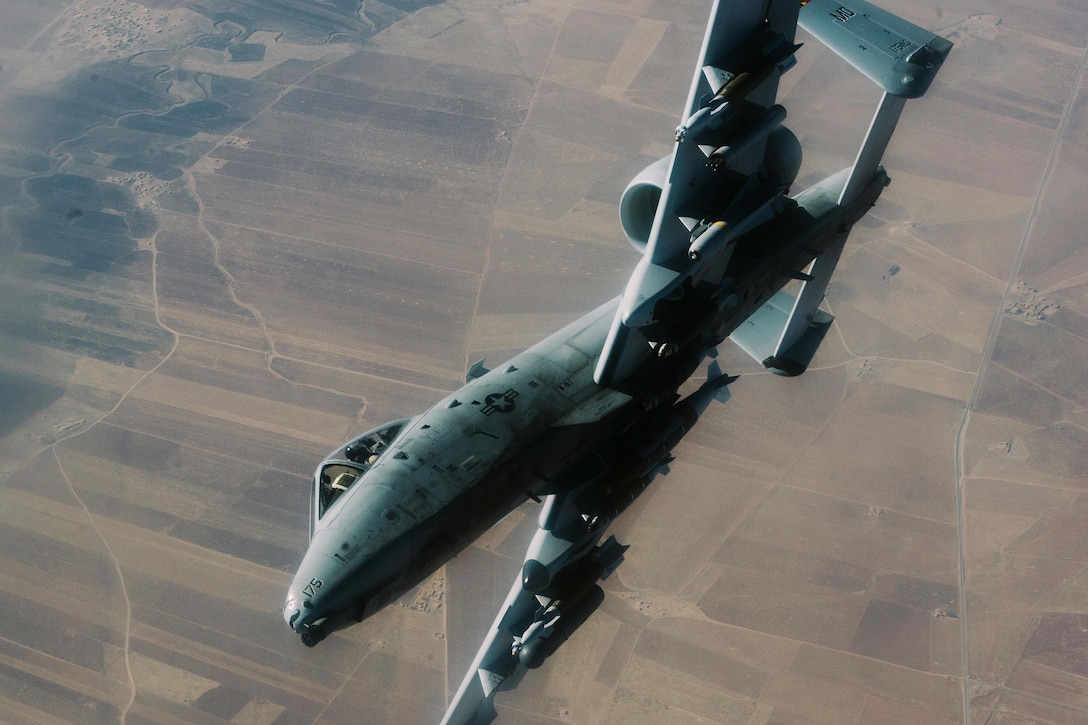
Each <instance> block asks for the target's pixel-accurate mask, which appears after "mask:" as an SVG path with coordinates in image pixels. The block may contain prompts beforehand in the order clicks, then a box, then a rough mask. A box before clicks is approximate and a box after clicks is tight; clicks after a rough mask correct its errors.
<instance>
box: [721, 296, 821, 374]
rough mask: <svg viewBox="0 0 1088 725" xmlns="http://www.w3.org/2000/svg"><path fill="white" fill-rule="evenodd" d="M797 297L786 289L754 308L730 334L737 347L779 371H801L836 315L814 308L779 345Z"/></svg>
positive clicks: (760, 362)
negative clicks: (793, 339) (785, 345)
mask: <svg viewBox="0 0 1088 725" xmlns="http://www.w3.org/2000/svg"><path fill="white" fill-rule="evenodd" d="M796 301H797V300H796V298H795V297H794V296H793V295H791V294H790V293H789V292H786V291H785V290H779V291H778V292H777V293H776V294H775V295H774V297H772V298H771V299H770V300H768V301H767V302H766V304H764V305H763V306H762V307H760V308H759V309H758V310H756V311H755V312H753V313H752V314H751V316H750V317H749V318H748V319H747V320H745V321H744V322H742V323H741V324H740V325H739V326H738V327H737V329H735V330H733V332H732V334H730V335H729V339H730V340H732V341H733V342H734V343H736V345H737V347H739V348H740V349H741V350H744V352H746V353H748V355H749V356H751V358H752V359H753V360H755V361H756V362H758V363H759V364H761V365H763V366H764V367H766V368H767V369H768V370H770V371H771V372H773V373H776V374H778V375H787V376H791V375H800V374H801V373H803V372H804V371H805V368H807V367H808V364H809V363H810V362H812V358H813V356H814V355H815V354H816V349H817V348H818V347H819V346H820V343H821V342H822V341H823V339H824V335H826V334H827V330H828V328H830V327H831V322H832V321H833V320H834V319H835V318H834V317H832V316H831V315H829V314H828V313H826V312H824V311H823V310H815V311H814V312H813V313H812V317H811V319H810V320H809V321H808V326H807V328H806V329H805V330H804V332H803V333H802V334H801V335H800V336H799V337H798V339H797V340H796V342H794V343H793V344H792V345H790V347H789V348H787V349H785V350H782V349H780V347H779V346H780V343H781V341H782V336H783V333H784V332H785V330H786V327H787V325H788V324H789V322H790V317H791V313H794V312H795V307H796Z"/></svg>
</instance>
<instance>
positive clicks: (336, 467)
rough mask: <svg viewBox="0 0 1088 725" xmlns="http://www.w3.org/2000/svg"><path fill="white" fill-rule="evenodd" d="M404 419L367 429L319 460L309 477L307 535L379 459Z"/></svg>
mask: <svg viewBox="0 0 1088 725" xmlns="http://www.w3.org/2000/svg"><path fill="white" fill-rule="evenodd" d="M408 420H409V419H408V418H404V419H401V420H395V421H393V422H392V423H386V424H385V425H383V426H381V427H379V428H374V429H373V430H369V431H367V432H366V433H363V434H362V435H361V436H358V437H357V438H353V439H352V440H350V441H348V442H347V443H346V444H345V445H344V446H343V447H341V448H338V449H337V450H335V451H333V452H332V453H331V454H330V455H329V457H328V458H326V459H325V460H324V461H322V463H321V465H320V466H319V467H318V469H317V472H316V473H315V474H314V480H313V496H312V498H311V501H310V537H311V538H312V537H313V535H314V527H315V526H316V525H317V522H318V521H320V520H321V519H322V518H324V516H325V514H326V513H327V512H328V511H329V509H331V508H332V506H333V504H335V503H336V502H337V501H338V500H339V499H340V497H341V496H343V495H344V494H345V493H347V492H348V490H350V489H351V487H352V486H354V485H355V483H356V482H357V481H358V480H359V479H360V478H362V477H363V474H364V473H366V472H367V471H369V470H370V467H371V466H373V465H374V464H375V463H376V462H377V461H378V459H379V458H381V456H382V453H384V452H385V449H386V448H388V447H389V444H390V443H392V442H393V439H394V438H396V437H397V434H398V433H400V431H401V428H403V427H404V424H405V423H407V422H408Z"/></svg>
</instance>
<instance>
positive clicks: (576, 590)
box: [442, 493, 627, 725]
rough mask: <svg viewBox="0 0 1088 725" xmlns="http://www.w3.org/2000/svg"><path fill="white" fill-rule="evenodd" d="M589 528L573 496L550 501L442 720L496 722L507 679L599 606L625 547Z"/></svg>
mask: <svg viewBox="0 0 1088 725" xmlns="http://www.w3.org/2000/svg"><path fill="white" fill-rule="evenodd" d="M603 531H604V529H603V527H602V528H597V527H596V526H594V525H593V524H592V523H591V522H587V521H586V519H585V518H584V517H583V515H582V511H581V510H580V508H579V507H578V506H577V505H576V504H575V496H574V494H573V493H564V494H552V495H550V496H547V497H546V498H545V500H544V506H543V508H542V509H541V513H540V523H539V526H538V528H537V532H536V534H535V535H534V537H533V540H532V543H531V544H530V545H529V548H528V551H527V553H526V555H525V563H524V564H523V567H522V572H521V574H520V575H519V576H518V578H517V579H516V580H515V581H514V585H513V586H512V587H510V592H509V594H507V595H506V601H504V602H503V604H502V607H501V608H500V609H499V614H498V616H497V617H495V621H494V622H493V623H492V624H491V628H490V629H489V630H488V633H487V636H486V638H485V639H484V642H483V644H482V645H481V646H480V649H479V651H478V652H477V653H476V657H475V658H474V659H473V661H472V665H471V666H470V667H469V669H468V673H467V674H466V675H465V679H464V680H463V681H462V682H461V686H460V687H459V688H458V689H457V694H456V695H454V697H453V700H452V701H451V702H450V705H449V708H448V709H447V710H446V715H445V717H443V718H442V725H482V724H483V723H488V722H491V720H492V719H494V717H495V710H494V703H493V700H494V695H495V692H496V691H497V690H498V689H499V686H500V685H502V683H503V682H504V681H505V680H507V679H508V678H511V677H515V676H520V674H523V673H524V671H525V670H526V669H531V668H534V667H537V666H539V665H540V664H541V663H542V662H543V661H544V658H545V657H546V656H547V655H549V654H551V652H553V651H554V650H555V648H556V647H558V646H559V645H560V644H562V642H563V641H564V640H565V639H566V637H567V636H569V634H570V633H571V632H572V631H573V630H574V629H575V628H576V627H577V626H578V625H579V624H581V623H582V622H583V621H584V620H585V618H586V617H587V616H589V614H591V613H592V611H593V610H594V609H596V608H597V606H598V605H599V604H600V602H601V600H602V599H603V592H602V591H601V590H600V588H599V587H597V586H596V583H597V581H598V580H599V579H604V578H607V577H608V575H609V574H611V573H612V571H614V570H615V568H616V567H617V566H619V565H620V563H621V562H622V561H623V552H624V551H625V550H626V549H627V547H626V546H621V545H620V544H619V543H618V542H617V541H616V540H615V538H613V537H609V538H608V540H607V541H606V542H605V543H604V544H602V545H600V546H597V541H598V540H599V539H600V537H601V535H602V533H603Z"/></svg>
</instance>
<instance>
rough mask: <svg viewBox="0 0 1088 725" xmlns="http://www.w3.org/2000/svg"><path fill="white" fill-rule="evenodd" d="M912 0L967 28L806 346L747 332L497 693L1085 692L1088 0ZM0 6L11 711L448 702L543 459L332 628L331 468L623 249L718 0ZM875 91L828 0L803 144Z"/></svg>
mask: <svg viewBox="0 0 1088 725" xmlns="http://www.w3.org/2000/svg"><path fill="white" fill-rule="evenodd" d="M885 6H886V7H888V8H889V9H891V10H893V11H894V12H896V13H897V14H900V15H902V16H904V17H906V18H908V19H910V20H912V21H913V22H916V23H918V24H920V25H923V26H925V27H927V28H931V29H933V30H935V31H937V32H939V33H941V34H943V35H945V36H947V37H949V38H950V39H952V40H953V41H954V42H955V43H956V46H955V48H954V49H953V51H952V54H951V56H950V58H949V61H948V63H947V64H946V66H945V68H944V69H943V70H942V72H941V75H940V76H939V77H938V79H937V82H936V84H935V85H934V87H933V89H932V90H931V92H930V94H929V95H928V96H927V97H926V98H925V99H923V100H921V101H918V102H912V103H910V104H908V106H907V110H906V112H905V114H904V117H903V119H902V121H901V123H900V127H899V130H898V131H897V134H896V136H895V138H894V139H893V141H892V145H891V148H890V149H889V153H888V155H887V157H886V166H887V167H888V169H889V173H890V174H891V176H892V179H893V183H892V186H891V187H889V188H888V189H887V190H886V191H885V193H884V195H883V197H882V198H881V200H880V202H879V204H878V205H877V207H876V208H875V209H873V211H872V212H871V214H870V215H869V217H867V218H866V220H864V221H863V222H862V223H860V224H859V225H858V227H857V228H855V230H854V233H853V235H852V236H851V239H850V242H849V243H848V246H847V249H846V253H845V254H844V257H843V261H842V263H841V264H840V268H839V271H838V272H837V273H836V277H835V279H834V281H833V284H832V286H831V288H830V290H829V292H828V299H827V307H828V308H829V309H830V310H831V311H832V312H833V313H834V314H835V315H836V322H835V326H834V327H833V329H832V332H831V333H830V334H829V336H828V338H827V340H826V342H825V344H824V346H823V348H822V349H821V351H820V353H819V354H818V356H817V358H816V361H815V362H814V364H813V367H812V368H811V369H810V370H809V371H808V372H807V373H806V374H805V375H803V376H801V377H799V378H796V379H789V380H786V379H782V378H778V377H774V376H772V375H769V374H767V373H765V372H763V371H762V369H761V368H760V367H759V366H757V365H755V364H754V363H752V362H751V361H750V360H747V359H746V358H744V357H743V356H742V354H741V353H739V352H738V351H736V350H734V349H732V348H731V347H730V346H729V345H723V347H722V356H721V364H722V366H723V368H724V369H725V370H727V371H728V372H730V373H734V374H741V378H740V380H738V381H737V382H736V383H734V384H733V386H732V391H733V394H734V397H733V399H732V400H731V401H730V402H729V403H728V404H726V405H725V406H719V407H715V408H712V409H711V411H710V412H709V413H708V414H707V415H706V416H705V417H704V418H703V420H702V421H701V422H700V424H699V426H698V427H697V428H696V429H695V431H694V432H693V433H692V434H691V435H689V436H688V438H687V439H685V441H684V443H683V444H682V445H681V447H680V448H679V449H678V459H677V461H676V462H674V463H673V464H672V466H671V469H672V472H671V473H670V474H669V475H668V476H667V477H665V478H662V479H659V480H658V481H657V482H656V483H655V485H654V487H652V488H651V489H650V490H649V491H648V492H647V493H646V494H645V495H644V496H643V498H642V499H641V500H640V501H639V502H638V503H637V504H636V506H635V507H634V508H632V509H631V510H630V511H628V512H627V513H626V514H625V516H624V518H623V519H621V521H620V523H619V525H618V527H617V530H616V533H617V536H618V538H620V539H621V540H622V541H623V542H624V543H628V544H631V549H630V550H629V551H628V554H627V561H626V563H624V565H623V566H622V567H621V568H620V569H619V570H618V572H617V574H616V575H615V577H614V578H612V579H610V580H609V581H608V582H607V583H606V589H607V592H608V596H607V597H606V599H605V602H604V604H603V605H602V607H601V609H600V610H599V611H598V612H597V613H596V614H595V615H594V617H593V618H591V619H590V620H589V622H588V623H587V624H586V625H585V626H584V627H583V628H582V629H580V630H579V631H578V632H577V633H576V634H575V635H574V636H573V637H572V638H571V640H570V641H569V642H568V643H567V644H566V645H565V646H564V648H562V649H561V650H560V651H559V652H558V653H557V654H556V655H555V656H554V657H553V658H552V659H550V660H549V661H548V662H547V663H546V664H545V665H544V667H543V668H541V669H540V670H538V671H534V672H532V673H531V674H529V675H528V676H526V677H525V678H524V679H523V680H522V681H521V683H520V684H519V686H518V687H517V689H515V690H513V691H511V692H507V693H502V694H500V695H499V698H498V706H499V712H500V716H501V719H500V721H499V722H502V723H552V722H570V723H608V722H624V723H630V722H647V723H688V722H697V721H700V718H702V721H710V722H721V723H805V722H809V723H827V724H829V725H831V724H835V725H838V724H839V723H843V722H858V723H877V722H896V723H906V722H909V723H957V722H963V721H964V720H965V715H966V716H969V719H970V722H973V723H984V722H989V723H990V724H991V725H994V723H1013V722H1016V723H1051V722H1053V723H1077V722H1082V721H1084V720H1085V718H1086V717H1088V669H1086V667H1085V664H1084V662H1085V658H1084V656H1083V655H1084V651H1085V648H1086V647H1088V636H1086V635H1085V631H1088V605H1086V604H1085V602H1086V601H1088V596H1086V595H1088V592H1086V588H1088V577H1085V576H1084V574H1085V570H1086V569H1088V539H1086V537H1085V534H1084V532H1085V531H1086V530H1088V526H1086V524H1088V499H1086V498H1085V490H1086V489H1088V470H1086V468H1088V456H1086V455H1085V451H1086V450H1088V440H1086V439H1088V414H1086V403H1088V386H1086V385H1085V383H1086V376H1088V373H1086V370H1088V368H1086V367H1085V365H1084V360H1085V359H1088V286H1086V283H1088V251H1086V245H1085V242H1086V239H1085V235H1084V234H1083V232H1082V231H1081V230H1082V228H1083V221H1082V215H1083V203H1082V200H1083V198H1084V197H1085V191H1086V186H1088V185H1086V183H1085V181H1084V179H1085V178H1088V136H1086V133H1085V127H1084V123H1083V119H1084V118H1085V117H1086V115H1085V113H1086V106H1085V100H1084V95H1085V94H1084V87H1085V77H1084V65H1085V54H1086V51H1088V45H1086V44H1088V12H1085V11H1084V10H1083V9H1079V8H1073V7H1070V6H1068V4H1067V3H1062V2H1059V1H1058V0H1039V1H1037V2H1033V3H1030V4H1023V3H1016V2H1013V1H1012V0H991V1H989V2H981V0H950V1H949V2H940V3H937V2H935V1H934V0H903V1H901V2H897V3H895V4H894V5H892V4H889V3H885ZM2 7H3V22H2V23H0V207H2V208H0V304H2V308H0V309H2V310H3V311H2V312H0V412H2V415H0V436H2V437H0V542H2V546H0V557H2V565H0V572H3V576H2V580H0V605H2V606H3V615H2V616H0V712H3V713H5V714H4V715H3V716H0V719H7V720H10V721H12V722H35V723H39V722H117V721H119V720H124V721H126V722H130V723H135V722H209V721H220V720H228V721H232V722H236V723H273V722H275V723H280V724H281V725H282V724H284V723H300V722H328V723H338V722H359V721H363V722H430V721H434V722H437V720H438V719H439V717H440V716H441V712H442V710H443V709H444V706H445V702H446V699H447V696H448V693H449V692H450V691H452V690H453V689H454V688H455V687H456V685H457V683H458V682H459V681H460V679H461V677H462V675H463V673H464V669H465V666H466V665H467V663H468V661H469V660H470V659H471V657H472V654H473V653H474V651H475V649H476V647H477V645H478V643H479V641H480V639H481V638H482V637H483V632H484V627H485V626H486V625H487V624H488V623H490V621H491V619H492V617H493V616H494V613H495V611H496V609H497V607H498V606H499V604H500V603H501V601H502V598H503V596H504V595H505V592H506V590H507V588H508V587H509V585H510V583H511V581H512V579H513V576H514V575H515V572H516V571H517V568H518V565H519V564H520V561H521V556H522V549H523V545H524V541H525V540H526V538H527V536H528V535H529V533H530V532H531V527H532V525H533V520H534V519H535V516H536V510H537V509H536V506H535V505H533V504H528V505H526V506H524V507H523V508H522V509H519V510H518V511H517V512H515V513H514V514H512V515H511V516H510V517H508V518H507V519H506V520H505V521H504V522H502V523H501V524H499V525H498V526H497V527H496V528H495V529H494V530H493V531H491V532H490V533H489V534H488V535H487V536H485V537H484V538H483V539H481V540H480V541H479V542H477V544H476V545H474V546H473V547H471V548H470V549H469V550H467V551H466V552H465V553H463V554H462V555H461V556H459V557H458V558H457V559H456V560H455V561H454V562H453V563H452V564H451V565H450V566H448V567H447V568H445V569H443V570H441V571H439V572H438V573H437V574H436V575H435V577H434V578H433V580H432V581H430V582H428V584H427V585H425V586H424V587H421V589H420V590H419V591H418V592H417V593H416V594H415V595H413V596H409V597H407V598H405V599H404V600H402V601H401V602H399V603H397V604H395V605H393V606H391V607H389V608H388V609H387V610H385V611H384V612H382V613H381V614H379V615H378V616H377V617H375V618H373V619H371V620H368V621H366V622H364V623H362V624H361V625H358V626H356V627H352V628H350V629H348V630H345V631H344V632H342V633H338V634H337V635H335V636H333V637H330V638H329V639H328V640H327V641H325V642H323V643H322V644H321V645H320V646H318V647H317V648H315V649H312V650H310V649H306V648H304V647H302V645H301V644H300V643H299V641H298V638H297V637H296V636H293V635H292V634H291V633H290V631H289V630H288V629H287V627H286V625H284V623H283V621H282V618H281V615H280V606H281V604H282V599H283V595H284V592H285V589H286V587H287V584H288V582H289V581H290V574H291V572H292V571H293V570H294V567H295V566H296V564H297V563H298V560H299V559H300V557H301V554H302V551H303V550H304V548H305V544H306V529H307V524H306V519H307V496H308V490H309V476H310V474H311V473H312V471H313V468H314V467H315V466H316V465H317V463H318V462H319V461H320V460H321V459H322V457H323V456H324V455H325V453H326V452H327V451H328V450H330V449H332V448H333V447H335V446H336V445H338V444H339V443H340V442H342V441H343V440H345V439H346V438H348V437H350V436H351V435H353V434H356V433H359V432H361V431H362V430H364V429H366V428H368V427H371V426H373V425H377V424H380V423H382V422H385V421H386V420H390V419H393V418H398V417H402V416H404V415H409V414H413V413H416V412H419V411H421V410H423V409H425V408H426V407H427V406H428V405H430V404H431V403H433V402H434V401H436V400H438V399H440V398H441V397H442V396H443V394H444V393H445V392H446V391H449V390H452V389H454V388H456V387H457V386H458V385H459V384H460V381H461V380H463V375H464V371H465V369H466V368H467V366H468V364H469V363H471V362H473V361H474V360H476V359H479V358H481V357H486V358H487V359H488V362H489V364H497V363H499V362H501V361H502V360H503V359H505V358H506V357H507V356H508V355H510V354H512V353H513V352H516V351H518V350H520V349H523V348H524V347H526V346H527V345H529V344H531V343H532V342H535V341H536V340H538V339H539V338H541V337H543V336H544V335H545V334H547V333H549V332H551V331H553V330H555V329H557V328H558V327H559V326H560V325H561V324H563V323H564V322H566V321H569V320H571V319H574V318H576V317H577V316H579V315H581V314H582V313H584V312H586V311H588V310H590V309H592V308H593V307H595V306H596V305H597V304H599V303H600V302H603V301H604V300H606V299H608V298H609V297H611V296H613V295H614V294H617V293H618V292H619V291H620V290H621V289H622V286H623V284H624V282H625V281H626V278H627V276H628V275H629V274H630V271H631V269H633V267H634V264H635V261H636V258H635V255H634V252H633V251H632V250H631V249H630V248H629V247H628V246H627V244H626V242H625V241H624V240H623V237H622V234H621V232H620V229H619V225H618V221H617V219H616V204H617V201H618V198H619V195H620V193H621V192H622V189H623V187H624V186H625V184H626V183H627V181H628V180H629V179H630V178H631V177H632V176H633V175H634V174H635V173H637V171H638V170H640V169H641V168H643V167H644V166H645V165H646V164H648V163H650V162H652V161H653V160H655V159H656V158H659V157H660V156H662V155H664V154H666V153H668V152H669V149H670V147H671V143H672V129H673V128H674V127H675V125H676V123H677V121H678V118H677V115H678V113H679V109H680V108H681V106H682V104H683V100H684V97H685V95H686V93H687V88H688V84H689V81H690V78H691V72H692V66H693V63H694V58H695V55H696V54H697V51H698V46H699V42H700V40H701V37H702V32H703V28H704V26H705V22H706V17H707V14H708V11H709V3H708V2H706V1H705V0H701V1H697V2H654V1H653V0H637V1H634V2H629V3H618V2H607V1H605V0H600V1H597V2H593V1H590V0H585V1H581V2H578V1H575V0H540V1H535V0H534V1H532V2H519V3H513V2H499V1H498V0H496V1H494V2H486V3H481V2H471V1H470V0H452V1H451V2H442V3H433V4H432V3H425V2H411V1H410V0H403V1H401V2H386V3H384V4H383V3H380V2H371V1H370V0H368V1H367V2H366V3H365V5H364V6H363V8H362V11H361V12H360V11H359V9H358V8H357V7H356V4H355V3H350V2H334V3H327V4H311V3H302V2H287V3H282V4H274V5H269V4H267V3H252V4H250V3H234V2H226V1H225V0H212V2H205V3H202V4H199V5H197V4H193V5H188V4H185V3H169V4H161V5H142V4H139V3H135V2H111V3H99V2H76V3H55V2H54V3H51V2H34V3H31V2H23V1H18V0H9V1H7V2H4V3H3V5H2ZM877 95H878V94H877V92H876V90H875V89H874V88H873V87H871V86H870V85H869V84H868V83H867V82H866V81H865V80H864V79H862V78H860V77H859V76H857V75H856V74H855V73H854V72H853V71H851V70H850V69H849V68H848V67H847V66H846V65H845V64H843V63H842V62H841V61H839V60H838V59H836V58H834V57H833V56H832V55H831V54H830V53H828V52H826V51H824V50H823V49H822V48H821V47H820V46H819V44H818V43H816V42H813V41H809V42H806V45H805V46H804V48H803V49H802V50H801V51H799V53H798V65H797V67H796V68H794V69H793V70H791V71H790V72H789V73H788V74H787V75H786V77H785V78H784V79H783V84H782V95H781V98H782V102H783V103H784V104H785V105H786V107H787V108H788V110H789V113H790V116H789V119H788V120H787V124H788V125H789V126H790V127H791V128H793V129H794V131H795V132H796V133H797V135H798V137H799V138H800V139H801V141H802V143H803V145H804V150H805V165H804V167H803V169H802V172H801V175H800V177H799V179H798V184H799V187H800V186H804V185H807V184H808V183H811V182H812V181H814V180H817V179H819V178H822V177H823V176H825V175H827V174H829V173H832V172H834V171H837V170H838V169H840V168H842V167H844V166H846V165H848V164H849V163H850V162H851V160H852V157H853V153H854V151H855V149H856V147H857V143H858V142H859V141H860V138H861V135H862V134H863V132H864V130H865V127H866V125H867V123H868V120H869V118H870V116H871V113H872V110H873V108H874V107H875V104H876V101H877ZM965 671H966V672H967V673H968V675H969V677H968V681H967V686H966V687H965V686H964V673H965Z"/></svg>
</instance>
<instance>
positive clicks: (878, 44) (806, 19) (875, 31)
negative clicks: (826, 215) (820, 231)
mask: <svg viewBox="0 0 1088 725" xmlns="http://www.w3.org/2000/svg"><path fill="white" fill-rule="evenodd" d="M802 6H803V7H802V8H801V12H800V14H799V15H798V17H797V24H798V25H800V26H801V27H802V28H804V29H805V30H807V31H808V32H809V33H811V34H812V35H813V36H815V37H816V39H817V40H819V41H820V42H822V43H823V44H824V45H826V46H827V47H828V48H830V49H831V50H833V51H834V52H835V53H836V54H837V55H838V56H839V57H841V58H843V59H844V60H846V61H847V62H848V63H850V65H852V66H854V67H855V68H857V69H858V70H859V71H861V72H862V73H863V74H864V75H865V76H866V77H867V78H868V79H869V80H871V81H872V82H873V83H876V84H877V85H878V86H880V89H881V90H882V91H884V95H883V97H882V98H881V99H880V105H879V106H877V111H876V115H874V116H873V121H872V123H871V124H870V126H869V132H868V133H867V134H866V135H865V140H864V141H863V142H862V144H861V149H860V150H859V151H858V156H857V159H856V160H855V161H854V166H853V170H852V171H851V174H850V177H849V178H848V179H847V182H846V185H845V186H844V187H843V190H842V194H841V196H840V197H839V204H842V205H846V204H848V203H850V202H851V201H853V200H854V199H855V198H857V196H858V194H859V193H860V192H861V190H862V189H863V188H864V187H865V185H866V183H867V182H868V181H869V179H871V178H872V174H873V172H874V171H876V168H877V165H878V164H879V163H880V159H881V157H883V155H884V151H885V149H887V147H888V141H889V140H890V139H891V137H892V132H893V131H895V124H896V123H897V122H898V121H899V114H900V113H901V112H902V110H903V106H904V105H906V102H907V100H908V99H911V98H920V97H921V96H923V95H924V94H925V92H926V91H927V90H929V86H930V84H931V83H932V82H933V79H934V78H935V77H936V76H937V71H939V70H940V69H941V65H942V64H943V63H944V60H945V58H946V57H948V52H949V51H950V50H952V43H951V42H950V41H948V40H945V39H944V38H942V37H941V36H939V35H935V34H934V33H932V32H930V31H928V30H926V29H924V28H920V27H918V26H917V25H915V24H914V23H911V22H908V21H906V20H903V19H902V18H900V17H898V16H897V15H894V14H892V13H890V12H888V11H887V10H882V9H881V8H878V7H876V6H875V5H870V4H869V3H867V2H864V0H842V1H840V0H808V1H807V2H803V3H802Z"/></svg>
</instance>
